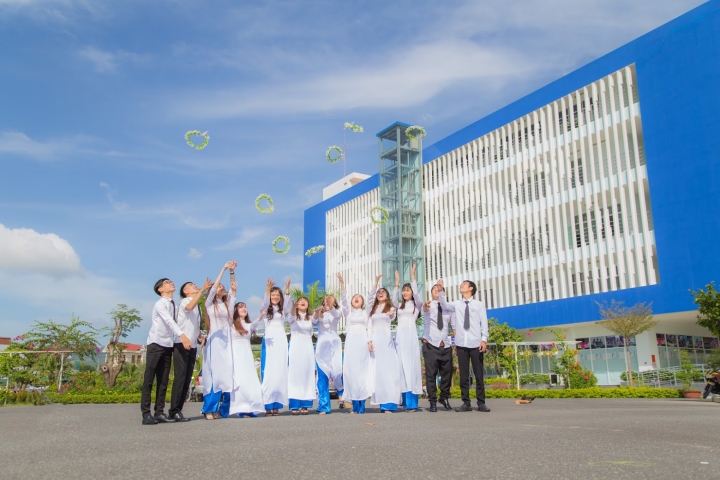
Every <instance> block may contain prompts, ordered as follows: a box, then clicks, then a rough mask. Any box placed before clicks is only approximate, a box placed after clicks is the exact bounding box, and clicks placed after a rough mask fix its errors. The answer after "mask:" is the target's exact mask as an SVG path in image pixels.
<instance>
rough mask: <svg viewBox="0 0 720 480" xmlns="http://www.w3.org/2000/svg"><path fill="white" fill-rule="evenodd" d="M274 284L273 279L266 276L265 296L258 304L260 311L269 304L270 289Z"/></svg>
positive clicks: (265, 308) (264, 309)
mask: <svg viewBox="0 0 720 480" xmlns="http://www.w3.org/2000/svg"><path fill="white" fill-rule="evenodd" d="M274 286H275V280H273V279H272V278H268V279H267V281H266V282H265V297H264V298H263V301H262V304H261V305H260V312H261V313H262V312H264V311H266V310H267V308H268V307H269V306H270V289H271V288H272V287H274Z"/></svg>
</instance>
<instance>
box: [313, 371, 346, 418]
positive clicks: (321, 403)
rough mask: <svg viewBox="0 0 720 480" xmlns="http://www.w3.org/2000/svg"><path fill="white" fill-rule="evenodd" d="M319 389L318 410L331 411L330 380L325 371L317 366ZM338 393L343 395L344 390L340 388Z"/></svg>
mask: <svg viewBox="0 0 720 480" xmlns="http://www.w3.org/2000/svg"><path fill="white" fill-rule="evenodd" d="M317 389H318V408H317V411H318V412H325V413H330V380H329V379H328V376H327V375H325V372H323V371H322V369H321V368H320V367H319V366H318V367H317ZM337 394H338V395H339V396H341V397H342V394H343V390H338V391H337Z"/></svg>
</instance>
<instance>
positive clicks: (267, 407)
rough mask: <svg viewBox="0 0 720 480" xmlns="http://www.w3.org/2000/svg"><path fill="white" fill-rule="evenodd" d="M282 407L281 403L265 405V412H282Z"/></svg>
mask: <svg viewBox="0 0 720 480" xmlns="http://www.w3.org/2000/svg"><path fill="white" fill-rule="evenodd" d="M282 407H283V404H282V403H280V402H273V403H266V404H265V410H273V409H278V410H280V409H281V408H282Z"/></svg>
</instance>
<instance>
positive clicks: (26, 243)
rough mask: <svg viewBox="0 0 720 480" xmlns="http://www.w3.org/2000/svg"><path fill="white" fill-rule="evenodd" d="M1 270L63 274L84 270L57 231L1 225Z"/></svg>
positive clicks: (57, 275) (69, 246)
mask: <svg viewBox="0 0 720 480" xmlns="http://www.w3.org/2000/svg"><path fill="white" fill-rule="evenodd" d="M0 270H10V271H14V272H36V273H44V274H48V275H52V276H54V277H60V276H66V275H71V274H77V273H80V272H81V271H82V267H81V265H80V257H78V255H77V253H75V250H74V249H73V247H72V246H71V245H70V243H68V241H67V240H64V239H62V238H60V237H59V236H57V235H56V234H54V233H38V232H36V231H35V230H32V229H30V228H16V229H9V228H7V227H5V226H4V225H2V224H0Z"/></svg>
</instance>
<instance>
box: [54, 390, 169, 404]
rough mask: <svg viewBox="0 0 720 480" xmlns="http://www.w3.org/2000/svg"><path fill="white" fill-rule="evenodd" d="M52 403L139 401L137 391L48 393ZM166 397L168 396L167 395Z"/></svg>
mask: <svg viewBox="0 0 720 480" xmlns="http://www.w3.org/2000/svg"><path fill="white" fill-rule="evenodd" d="M48 397H50V399H51V400H52V401H53V402H54V403H62V404H64V405H70V404H74V403H140V394H139V393H83V394H67V393H66V394H62V393H49V394H48ZM168 398H170V397H169V396H168Z"/></svg>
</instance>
